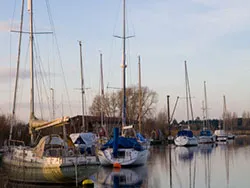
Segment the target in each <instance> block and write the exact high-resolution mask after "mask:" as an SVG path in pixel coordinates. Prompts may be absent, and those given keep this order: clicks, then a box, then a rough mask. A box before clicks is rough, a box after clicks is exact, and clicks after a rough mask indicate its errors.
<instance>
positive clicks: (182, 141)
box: [174, 61, 198, 146]
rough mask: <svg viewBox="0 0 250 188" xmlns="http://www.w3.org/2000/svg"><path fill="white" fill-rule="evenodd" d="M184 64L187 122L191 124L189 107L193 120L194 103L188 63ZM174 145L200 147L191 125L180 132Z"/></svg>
mask: <svg viewBox="0 0 250 188" xmlns="http://www.w3.org/2000/svg"><path fill="white" fill-rule="evenodd" d="M184 64H185V81H186V105H187V122H188V123H189V105H190V110H191V115H192V119H193V109H192V103H191V95H190V86H189V80H188V72H187V63H186V61H185V62H184ZM174 143H175V145H177V146H197V145H198V141H197V138H196V137H195V136H194V135H193V132H192V131H191V130H190V127H189V125H188V128H187V129H183V130H180V131H178V133H177V136H176V138H175V139H174Z"/></svg>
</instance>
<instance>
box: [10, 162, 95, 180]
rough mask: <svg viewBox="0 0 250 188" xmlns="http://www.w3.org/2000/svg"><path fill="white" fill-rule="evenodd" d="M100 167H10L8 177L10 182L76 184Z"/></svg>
mask: <svg viewBox="0 0 250 188" xmlns="http://www.w3.org/2000/svg"><path fill="white" fill-rule="evenodd" d="M99 168H100V167H99V166H97V165H84V166H78V167H72V166H70V167H63V168H60V167H58V168H57V169H56V168H43V169H42V168H38V169H30V168H29V169H26V168H13V167H12V168H8V169H6V172H7V179H8V181H9V182H20V184H22V183H24V182H26V183H27V182H28V183H29V184H39V182H43V184H49V185H52V184H59V185H66V184H67V185H70V184H72V185H75V184H76V183H77V184H79V183H81V182H82V181H83V180H85V179H86V178H88V177H89V176H91V175H93V174H94V173H96V172H97V171H98V169H99Z"/></svg>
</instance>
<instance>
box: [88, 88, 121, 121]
mask: <svg viewBox="0 0 250 188" xmlns="http://www.w3.org/2000/svg"><path fill="white" fill-rule="evenodd" d="M117 99H118V96H117V93H106V94H105V95H104V97H103V100H102V96H101V95H96V96H95V98H94V100H93V102H92V105H91V106H90V108H89V111H90V114H92V115H94V116H101V110H103V114H104V116H106V117H116V116H118V115H119V114H118V113H119V108H118V105H119V103H118V100H117Z"/></svg>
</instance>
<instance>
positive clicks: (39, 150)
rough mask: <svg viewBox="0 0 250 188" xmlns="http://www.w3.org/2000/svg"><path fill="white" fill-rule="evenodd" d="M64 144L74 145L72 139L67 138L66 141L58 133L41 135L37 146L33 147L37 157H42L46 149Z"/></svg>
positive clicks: (67, 145)
mask: <svg viewBox="0 0 250 188" xmlns="http://www.w3.org/2000/svg"><path fill="white" fill-rule="evenodd" d="M64 146H66V147H74V145H73V143H72V141H71V140H70V139H69V138H68V139H67V142H65V141H64V140H63V139H62V138H61V137H60V136H59V135H56V134H52V135H48V136H44V137H42V138H41V140H40V141H39V143H38V144H37V146H36V147H35V148H34V152H35V153H36V156H37V157H42V156H43V153H44V151H45V150H46V149H48V148H49V149H50V148H58V147H62V148H63V147H64Z"/></svg>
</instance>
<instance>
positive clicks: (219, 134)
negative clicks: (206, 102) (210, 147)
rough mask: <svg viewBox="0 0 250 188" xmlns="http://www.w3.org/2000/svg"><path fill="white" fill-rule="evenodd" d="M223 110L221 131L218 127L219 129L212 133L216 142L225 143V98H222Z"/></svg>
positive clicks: (226, 137)
mask: <svg viewBox="0 0 250 188" xmlns="http://www.w3.org/2000/svg"><path fill="white" fill-rule="evenodd" d="M223 101H224V108H223V129H221V125H219V129H218V130H215V131H214V135H215V138H216V141H218V142H227V139H228V136H227V133H226V123H225V114H226V98H225V96H223Z"/></svg>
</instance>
